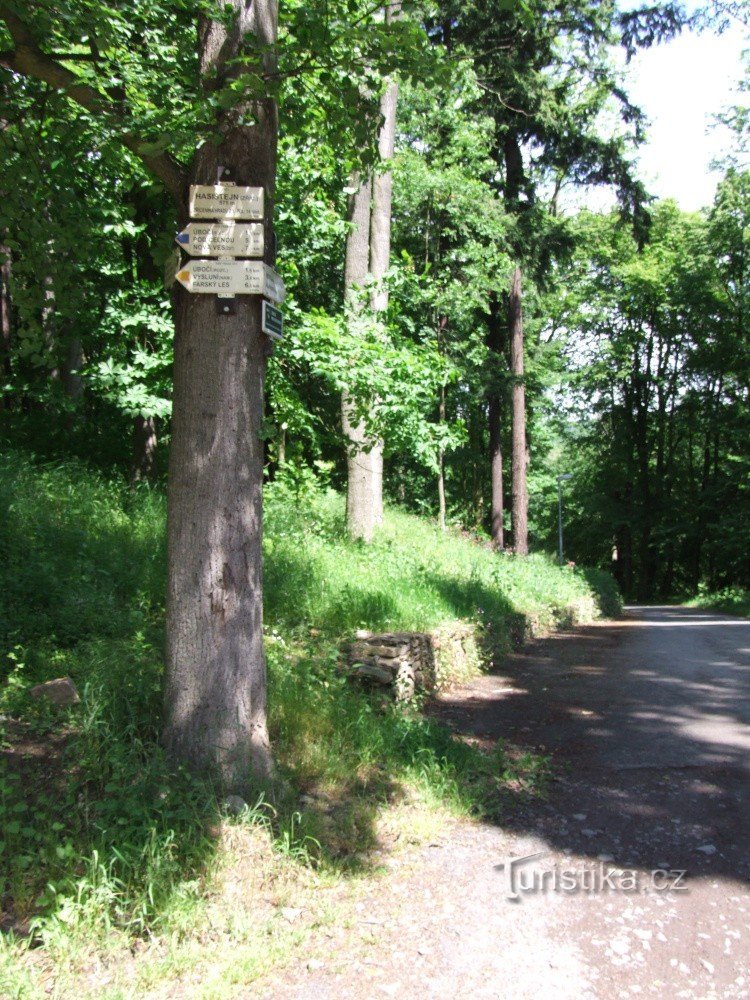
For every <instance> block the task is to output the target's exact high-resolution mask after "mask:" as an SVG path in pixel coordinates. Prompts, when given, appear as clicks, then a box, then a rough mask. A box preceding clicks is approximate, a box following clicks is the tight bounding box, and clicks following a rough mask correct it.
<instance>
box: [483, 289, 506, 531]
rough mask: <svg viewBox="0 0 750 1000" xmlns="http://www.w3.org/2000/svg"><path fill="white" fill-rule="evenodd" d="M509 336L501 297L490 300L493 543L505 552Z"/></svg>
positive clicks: (490, 432) (488, 412)
mask: <svg viewBox="0 0 750 1000" xmlns="http://www.w3.org/2000/svg"><path fill="white" fill-rule="evenodd" d="M504 345H505V337H504V330H503V324H502V319H501V315H500V303H499V302H498V299H497V296H496V295H493V296H492V297H491V299H490V314H489V319H488V323H487V347H488V348H489V351H490V363H491V366H492V370H491V371H490V373H489V379H490V383H489V389H488V391H487V418H488V423H489V438H490V502H491V518H492V524H491V537H492V544H493V546H494V547H495V548H496V549H499V550H500V551H502V550H503V549H504V548H505V529H504V527H503V521H504V517H505V507H504V499H503V405H502V398H501V393H500V388H499V384H498V381H499V380H498V372H497V369H499V368H500V367H501V366H503V365H504Z"/></svg>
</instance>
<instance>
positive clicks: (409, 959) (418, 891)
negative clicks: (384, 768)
mask: <svg viewBox="0 0 750 1000" xmlns="http://www.w3.org/2000/svg"><path fill="white" fill-rule="evenodd" d="M435 713H436V714H437V715H438V716H439V717H440V718H441V719H442V720H443V721H444V722H445V723H447V724H448V725H450V726H451V727H452V728H453V729H454V730H456V731H457V732H460V733H462V734H464V735H467V736H471V737H474V738H477V739H480V740H483V739H487V740H496V739H497V738H507V739H510V740H512V741H513V742H514V743H516V744H520V745H527V746H529V747H533V748H535V749H537V750H538V749H540V748H544V749H545V750H547V751H549V752H551V753H552V754H553V758H554V760H555V764H556V773H557V774H558V778H557V780H555V782H554V783H553V786H552V789H551V792H550V795H549V796H548V798H547V800H546V801H544V802H533V803H532V804H530V805H529V804H526V805H524V806H521V807H518V808H515V809H514V810H512V811H509V812H508V814H507V815H506V816H505V817H504V818H503V819H502V820H499V821H498V822H497V823H496V824H494V825H493V824H489V823H459V822H454V823H451V824H449V825H448V826H447V827H446V828H445V829H443V830H442V831H441V833H440V836H439V837H438V838H437V839H436V841H435V842H433V843H431V844H429V845H428V846H424V847H421V848H419V849H416V850H414V851H413V852H412V853H410V854H408V855H406V857H404V856H401V857H397V858H394V859H393V860H392V862H391V869H392V870H391V871H390V872H389V874H388V875H387V876H385V877H384V878H383V879H381V880H380V881H378V882H375V883H371V884H370V885H369V886H368V887H367V888H366V889H365V890H364V891H362V892H361V893H360V896H359V898H357V899H356V900H355V901H351V902H350V903H349V911H348V912H349V913H350V917H349V918H348V919H347V920H346V921H345V922H344V924H343V925H333V926H330V925H329V926H326V927H324V928H321V929H320V931H318V932H314V933H313V934H312V935H311V937H310V939H309V942H308V944H309V946H305V948H304V949H303V951H304V954H303V957H302V958H301V960H300V961H299V963H298V964H297V965H296V966H292V967H291V968H287V969H286V970H285V972H284V973H283V974H282V973H280V974H279V976H278V977H277V978H275V979H274V980H273V981H272V982H267V983H266V984H264V986H263V987H261V988H260V989H256V990H254V991H253V993H252V994H248V995H253V996H257V995H261V996H263V997H268V998H271V997H275V998H278V997H284V998H309V997H316V998H318V997H320V998H344V997H346V998H352V1000H356V998H365V997H368V998H369V997H375V996H396V997H420V998H421V997H425V998H427V997H429V998H432V997H435V998H438V997H440V998H443V997H452V996H458V995H461V996H463V997H477V998H485V997H486V998H498V1000H500V998H502V1000H505V998H525V997H529V998H531V997H535V998H536V997H539V996H543V995H550V994H554V996H555V997H556V998H564V997H571V998H572V997H578V998H580V997H597V998H599V997H601V998H610V997H617V998H620V997H632V996H638V995H647V996H656V997H685V998H709V997H717V998H730V997H750V851H749V850H748V847H749V846H750V622H748V621H746V620H744V619H742V620H740V619H732V618H728V617H724V616H716V615H707V614H701V613H698V612H694V611H689V610H687V609H680V608H644V609H631V610H630V611H629V613H628V614H627V616H626V617H625V619H624V620H623V621H622V622H618V623H615V624H611V623H609V624H601V625H597V626H593V627H590V628H586V629H581V630H578V631H576V632H575V633H571V634H568V635H564V636H558V637H555V638H552V639H548V640H545V641H542V642H537V643H534V644H532V646H530V647H529V648H528V649H527V650H526V651H525V652H524V653H523V654H518V655H514V656H512V657H508V658H507V659H506V660H505V661H504V662H503V663H502V664H499V665H498V668H497V671H496V672H495V673H493V674H491V675H489V676H486V677H483V678H481V679H479V680H477V681H475V682H473V683H472V684H470V685H467V686H466V687H463V688H461V689H458V690H457V691H454V692H452V693H451V694H450V695H449V696H447V697H444V698H443V699H442V700H441V702H440V703H439V704H438V705H437V706H436V707H435ZM532 854H533V855H535V857H534V858H532V859H530V860H528V861H526V863H524V864H521V863H520V860H519V861H518V862H517V863H516V864H515V865H514V866H513V875H512V876H511V873H510V871H509V866H508V860H509V859H511V858H517V859H522V858H526V857H527V856H529V855H532ZM654 870H659V872H660V873H659V874H657V875H656V876H654V875H652V872H653V871H654ZM678 871H679V872H684V873H685V874H684V875H682V876H678V875H677V874H675V873H676V872H678ZM545 873H546V874H545ZM513 896H515V897H516V898H511V897H513Z"/></svg>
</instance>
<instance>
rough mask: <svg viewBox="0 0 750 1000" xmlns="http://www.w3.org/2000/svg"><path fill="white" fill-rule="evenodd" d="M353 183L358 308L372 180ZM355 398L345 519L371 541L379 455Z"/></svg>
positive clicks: (348, 420) (345, 411)
mask: <svg viewBox="0 0 750 1000" xmlns="http://www.w3.org/2000/svg"><path fill="white" fill-rule="evenodd" d="M350 186H351V187H352V188H353V189H354V194H353V195H351V197H350V199H349V222H350V225H351V228H350V231H349V235H348V236H347V239H346V263H345V267H344V286H345V290H346V299H347V303H348V307H349V309H351V310H354V311H358V310H361V309H362V305H363V303H362V302H361V299H360V298H359V295H360V293H361V289H362V287H363V286H364V284H365V281H366V280H367V277H368V274H369V266H370V200H371V197H372V181H371V179H370V178H367V179H361V178H360V177H359V175H354V176H353V177H352V178H351V181H350ZM354 404H355V401H354V400H353V399H352V398H351V397H350V396H349V394H348V393H346V392H344V393H343V395H342V397H341V424H342V427H343V431H344V440H345V443H346V449H347V490H346V523H347V528H348V531H349V534H350V535H351V537H352V538H355V539H360V540H362V541H364V542H371V541H372V538H373V535H374V532H375V524H376V516H375V515H376V492H377V488H376V481H377V478H378V468H380V469H381V482H382V451H381V453H380V456H378V455H377V453H376V454H375V455H373V450H374V449H373V442H371V441H370V440H369V439H368V437H367V434H366V432H365V428H364V425H363V424H362V422H361V421H359V420H357V419H356V417H355V416H354V413H353V411H354Z"/></svg>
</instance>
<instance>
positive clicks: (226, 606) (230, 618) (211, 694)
mask: <svg viewBox="0 0 750 1000" xmlns="http://www.w3.org/2000/svg"><path fill="white" fill-rule="evenodd" d="M225 6H226V5H225ZM232 6H233V8H234V11H235V16H236V18H237V24H238V31H237V32H234V31H233V32H232V33H231V34H230V35H228V34H227V31H226V29H225V28H224V26H223V25H222V24H220V23H219V22H216V21H213V22H206V23H204V24H203V25H202V28H201V32H200V47H201V72H202V74H203V76H204V78H205V79H208V80H210V79H211V75H212V73H213V71H214V70H215V69H217V68H218V71H219V75H221V73H222V66H223V65H224V63H223V60H224V59H225V58H227V57H229V58H231V56H232V53H233V51H236V50H237V49H238V47H239V46H241V45H242V39H243V36H244V35H245V34H252V35H255V37H256V39H257V40H258V41H259V42H260V43H261V45H272V44H273V43H274V42H275V39H276V23H277V4H276V0H256V2H255V3H253V4H252V6H251V7H250V6H248V5H246V3H245V2H244V0H232ZM228 50H229V51H228ZM264 58H265V60H266V61H265V66H264V68H265V70H266V72H269V73H273V72H274V66H273V61H272V58H271V57H270V56H266V57H264ZM245 71H246V68H245V69H243V70H242V72H245ZM230 72H231V70H230ZM243 119H244V120H245V121H248V120H251V121H252V122H253V124H252V125H244V124H238V122H239V121H241V120H243ZM221 135H222V141H221V143H219V144H214V143H212V142H206V143H205V144H204V145H203V146H202V147H201V148H200V150H199V151H198V152H197V154H196V156H195V159H194V162H193V164H192V167H191V170H190V181H191V182H192V183H201V184H211V183H214V182H215V181H216V179H217V175H218V167H219V165H220V164H221V165H222V166H223V167H224V174H223V179H226V178H227V172H228V177H229V179H231V181H233V182H234V183H237V184H248V185H253V186H258V187H263V188H265V192H266V199H265V201H266V209H265V211H266V217H265V235H266V247H270V246H272V239H271V236H272V226H271V220H272V206H273V196H274V189H275V178H276V142H277V109H276V102H275V100H273V99H271V98H264V99H258V100H253V101H252V103H251V104H245V105H243V106H240V107H238V108H235V109H233V110H232V111H230V112H228V113H227V118H226V120H225V121H224V122H223V127H222V128H221ZM186 194H187V192H185V195H186ZM180 221H181V222H184V221H185V219H184V218H183V219H181V220H180ZM267 260H268V262H269V263H272V262H273V261H272V259H271V258H270V257H268V256H267ZM174 301H175V361H174V397H173V413H172V446H171V452H170V462H169V492H168V563H169V582H168V593H167V650H166V659H167V663H166V684H165V728H164V734H163V735H164V742H165V744H166V746H167V749H168V751H169V752H170V754H171V756H172V757H173V759H175V760H177V761H179V762H181V763H184V764H186V765H188V766H189V767H190V768H192V769H195V770H199V771H203V772H208V773H210V774H213V775H214V776H216V778H218V780H219V781H220V783H221V786H222V788H223V789H224V790H225V791H231V792H236V793H238V794H240V795H243V794H246V793H247V790H248V788H249V786H250V785H251V783H252V779H253V778H254V779H256V780H258V779H260V780H266V779H268V778H269V777H270V776H271V774H272V758H271V751H270V745H269V739H268V730H267V724H266V666H265V659H264V654H263V631H262V627H263V599H262V598H263V594H262V570H261V533H262V497H261V488H262V482H263V446H262V441H261V424H262V417H263V384H264V377H265V371H266V358H267V351H268V341H267V339H266V338H265V337H264V336H263V334H262V333H261V299H260V297H257V296H246V295H239V296H238V297H237V299H236V314H235V315H220V314H219V313H218V312H217V305H216V300H215V298H214V296H213V295H200V294H190V293H189V292H187V291H186V290H185V289H183V288H182V287H178V288H177V289H176V291H175V296H174Z"/></svg>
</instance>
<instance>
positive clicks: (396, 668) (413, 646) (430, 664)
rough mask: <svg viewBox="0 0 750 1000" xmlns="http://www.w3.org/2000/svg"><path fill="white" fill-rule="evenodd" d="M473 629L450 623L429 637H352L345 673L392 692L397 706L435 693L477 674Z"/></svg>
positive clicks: (391, 634) (401, 634)
mask: <svg viewBox="0 0 750 1000" xmlns="http://www.w3.org/2000/svg"><path fill="white" fill-rule="evenodd" d="M477 632H478V629H477V627H476V626H474V625H467V624H464V623H463V622H454V623H451V624H450V625H446V626H442V627H441V628H439V629H436V630H435V631H434V632H384V633H380V634H378V635H373V634H372V633H370V632H358V633H357V637H356V639H355V640H354V642H351V643H349V645H348V646H347V647H346V648H345V650H344V657H345V661H346V664H347V669H348V671H349V673H350V674H351V675H352V676H354V677H359V678H362V679H366V680H369V681H370V682H371V683H373V684H379V685H383V686H384V687H392V688H393V690H394V693H395V696H396V698H397V699H398V700H399V701H408V700H409V699H411V698H412V697H413V696H414V695H415V694H416V693H417V692H418V691H428V692H432V691H436V690H439V689H440V688H443V687H445V686H446V685H447V684H448V682H449V681H457V680H462V679H465V678H467V677H469V676H471V675H472V674H473V673H476V672H477V671H478V669H479V662H480V654H479V645H478V641H477Z"/></svg>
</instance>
